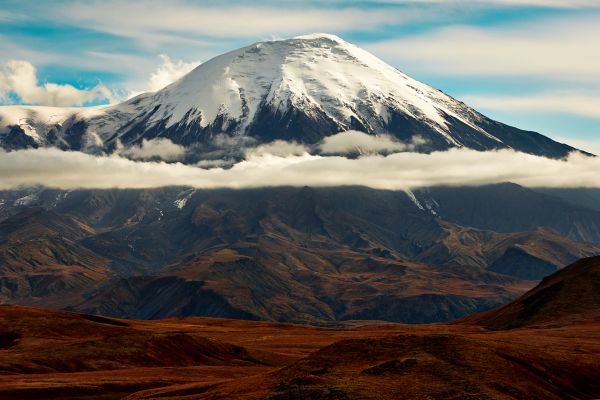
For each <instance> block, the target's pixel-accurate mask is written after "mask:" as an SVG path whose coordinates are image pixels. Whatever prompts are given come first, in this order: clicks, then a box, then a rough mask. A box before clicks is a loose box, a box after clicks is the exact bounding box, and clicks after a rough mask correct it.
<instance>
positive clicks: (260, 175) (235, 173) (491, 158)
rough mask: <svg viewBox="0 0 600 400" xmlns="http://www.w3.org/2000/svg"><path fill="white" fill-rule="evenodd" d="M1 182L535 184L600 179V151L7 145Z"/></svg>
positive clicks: (0, 160)
mask: <svg viewBox="0 0 600 400" xmlns="http://www.w3.org/2000/svg"><path fill="white" fill-rule="evenodd" d="M0 170H2V173H3V176H2V180H1V181H0V189H10V188H14V187H18V186H22V185H45V186H49V187H58V188H151V187H160V186H170V185H183V186H192V187H197V188H206V189H211V188H251V187H273V186H304V185H309V186H347V185H362V186H367V187H371V188H376V189H391V190H406V189H414V188H419V187H429V186H436V185H451V186H452V185H481V184H488V183H498V182H506V181H510V182H515V183H518V184H521V185H524V186H529V187H600V180H598V175H599V173H600V158H593V157H586V156H584V155H581V154H577V153H573V154H572V155H570V156H569V158H568V159H567V160H553V159H548V158H544V157H537V156H532V155H529V154H524V153H517V152H514V151H512V150H502V151H495V152H478V151H474V150H466V149H454V150H450V151H446V152H434V153H431V154H421V153H396V154H392V155H389V156H380V155H368V156H363V157H359V158H356V159H348V158H345V157H339V156H329V157H324V156H318V155H309V154H308V153H304V154H302V155H288V156H277V155H273V154H268V153H260V154H254V155H252V154H251V155H250V156H249V157H248V159H246V160H244V161H241V162H239V163H237V164H235V165H233V166H232V167H231V168H229V169H222V168H212V169H202V168H198V167H195V166H190V165H183V164H179V163H175V164H167V163H164V162H136V161H132V160H128V159H125V158H121V157H119V156H116V155H113V156H107V157H94V156H91V155H88V154H84V153H79V152H64V151H61V150H58V149H53V148H44V149H36V150H20V151H13V152H8V153H7V152H4V151H0Z"/></svg>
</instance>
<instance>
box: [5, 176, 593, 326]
mask: <svg viewBox="0 0 600 400" xmlns="http://www.w3.org/2000/svg"><path fill="white" fill-rule="evenodd" d="M511 191H513V192H514V193H521V192H523V193H521V197H520V198H521V199H522V200H521V202H520V203H519V204H518V207H519V209H521V210H523V211H522V212H523V213H527V214H528V215H529V219H528V225H523V218H522V217H521V214H517V215H515V216H514V217H513V218H512V219H511V216H510V215H506V216H505V217H503V218H499V219H491V217H492V215H493V214H494V212H495V209H494V207H497V205H496V204H497V203H498V201H497V200H498V199H499V198H502V197H503V196H504V197H510V196H511V195H510V192H511ZM459 192H460V191H459ZM463 193H464V194H465V196H466V197H465V199H464V202H467V201H468V197H469V196H470V194H471V192H470V190H469V189H467V188H465V189H464V192H463ZM481 193H482V194H487V195H485V196H484V195H481V196H479V197H478V202H479V204H480V205H481V207H480V208H473V209H472V215H470V216H469V218H462V219H461V218H458V217H457V214H456V213H455V212H453V210H454V207H455V204H457V202H458V200H457V196H458V194H457V192H451V195H450V194H448V192H447V191H444V190H439V191H438V190H434V189H432V190H430V191H428V192H416V193H412V194H410V195H409V194H407V193H405V192H392V191H378V190H371V189H365V188H329V189H325V188H322V189H313V188H272V189H252V190H204V191H203V190H194V189H189V188H163V189H155V190H76V191H59V190H49V189H43V188H37V189H27V190H25V189H23V190H21V191H7V192H1V193H0V199H1V201H0V203H2V205H1V206H0V220H1V221H0V296H1V298H2V301H3V302H11V303H23V304H31V305H44V306H53V307H59V308H64V307H70V308H72V309H76V310H83V311H86V312H93V313H101V314H105V315H111V316H120V317H131V318H163V317H169V316H186V315H207V316H222V317H234V318H245V319H265V320H280V321H295V322H310V323H318V324H324V323H326V324H330V323H334V324H335V323H337V322H338V321H343V320H349V319H381V320H389V321H402V322H432V321H445V320H450V319H453V318H458V317H461V316H464V315H466V314H470V313H474V312H477V311H482V310H485V309H488V308H491V307H494V306H496V305H499V304H502V303H504V302H506V301H507V300H509V299H511V298H513V297H515V296H517V295H519V294H520V293H522V292H524V291H525V290H526V289H527V288H529V287H531V286H532V285H533V284H534V282H535V281H537V280H539V279H541V278H543V277H544V276H546V275H548V274H551V273H553V272H555V271H556V270H558V269H560V268H561V267H563V266H565V265H567V264H569V263H571V262H573V261H575V260H576V259H579V258H581V257H587V256H591V255H595V254H599V253H600V245H599V244H598V243H599V242H600V238H598V236H597V234H596V232H597V231H598V227H599V226H600V212H598V211H595V210H591V209H587V208H583V207H581V206H579V205H575V204H570V203H567V202H565V201H563V200H561V199H559V198H555V197H552V196H550V195H548V194H540V193H537V192H534V191H531V190H527V189H523V188H521V187H518V186H515V185H493V186H490V187H483V188H482V189H481ZM540 199H542V200H543V202H542V203H540ZM428 205H429V206H428ZM516 205H517V204H516V203H514V204H513V206H515V207H516ZM542 205H543V206H542ZM548 210H550V211H551V212H552V213H560V214H561V215H564V219H563V220H561V221H556V220H554V219H548V218H547V215H548V212H549V211H548ZM459 216H460V215H459ZM479 221H488V222H489V223H490V224H491V226H492V227H495V229H491V228H490V227H488V229H481V228H480V227H478V226H473V225H477V224H476V223H478V222H479ZM492 223H493V224H492ZM494 224H495V225H494ZM511 224H512V228H511ZM500 228H502V229H500ZM594 242H595V243H594ZM15 249H18V251H15Z"/></svg>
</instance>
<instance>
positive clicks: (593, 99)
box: [462, 91, 600, 118]
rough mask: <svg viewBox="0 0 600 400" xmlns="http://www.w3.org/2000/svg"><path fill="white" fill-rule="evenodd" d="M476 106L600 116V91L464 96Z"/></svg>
mask: <svg viewBox="0 0 600 400" xmlns="http://www.w3.org/2000/svg"><path fill="white" fill-rule="evenodd" d="M462 99H463V100H464V101H465V102H467V103H468V104H470V105H471V106H474V107H481V108H487V109H494V110H502V111H550V112H560V113H567V114H575V115H582V116H586V117H597V118H600V93H588V92H574V91H564V92H561V91H555V92H546V93H540V94H532V95H522V96H492V95H487V96H464V97H463V98H462Z"/></svg>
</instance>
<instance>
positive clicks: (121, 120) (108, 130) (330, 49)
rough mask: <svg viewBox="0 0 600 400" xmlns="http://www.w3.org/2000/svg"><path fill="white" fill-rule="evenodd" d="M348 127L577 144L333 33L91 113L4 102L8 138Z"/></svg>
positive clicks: (271, 45)
mask: <svg viewBox="0 0 600 400" xmlns="http://www.w3.org/2000/svg"><path fill="white" fill-rule="evenodd" d="M346 130H359V131H363V132H367V133H370V134H389V135H391V136H393V137H395V138H397V139H399V140H402V141H410V140H411V139H413V138H414V137H415V136H420V137H422V138H423V139H424V142H425V144H423V145H421V147H420V148H418V150H420V151H432V150H444V149H448V148H451V147H467V148H473V149H478V150H491V149H499V148H513V149H515V150H520V151H524V152H528V153H533V154H539V155H544V156H549V157H562V156H564V155H566V154H567V153H568V152H569V151H571V150H573V149H572V148H571V147H569V146H567V145H564V144H560V143H557V142H554V141H553V140H551V139H549V138H547V137H545V136H542V135H540V134H537V133H534V132H526V131H522V130H519V129H516V128H513V127H510V126H507V125H504V124H501V123H499V122H495V121H492V120H490V119H488V118H486V117H485V116H483V115H481V114H480V113H478V112H477V111H475V110H473V109H472V108H470V107H468V106H466V105H465V104H463V103H461V102H460V101H457V100H455V99H453V98H452V97H450V96H448V95H446V94H444V93H442V92H441V91H439V90H437V89H434V88H432V87H431V86H428V85H426V84H424V83H421V82H418V81H416V80H414V79H412V78H410V77H409V76H407V75H405V74H403V73H402V72H400V71H398V70H397V69H395V68H393V67H391V66H390V65H388V64H386V63H384V62H383V61H381V60H380V59H378V58H377V57H375V56H373V55H372V54H370V53H368V52H367V51H365V50H362V49H360V48H358V47H357V46H355V45H352V44H350V43H347V42H345V41H343V40H342V39H340V38H338V37H336V36H333V35H328V34H313V35H308V36H300V37H296V38H293V39H288V40H276V41H267V42H260V43H255V44H253V45H251V46H248V47H244V48H241V49H238V50H235V51H232V52H229V53H226V54H223V55H221V56H218V57H215V58H213V59H211V60H209V61H207V62H205V63H203V64H201V65H200V66H199V67H197V68H196V69H194V70H193V71H191V72H190V73H189V74H187V75H186V76H184V77H183V78H181V79H180V80H178V81H176V82H174V83H172V84H171V85H169V86H167V87H165V88H164V89H162V90H160V91H158V92H155V93H146V94H142V95H140V96H137V97H135V98H133V99H131V100H128V101H126V102H124V103H121V104H118V105H114V106H106V107H99V108H95V109H93V110H86V111H81V110H77V109H55V110H52V109H49V108H48V107H28V108H24V107H3V108H0V144H1V145H2V146H3V147H4V148H8V149H16V148H23V147H38V146H48V145H54V146H59V147H62V148H68V149H77V150H83V151H89V152H94V151H111V150H113V149H115V148H116V146H117V143H119V144H122V145H125V146H129V145H132V144H136V143H140V142H141V141H142V140H143V139H153V138H158V137H165V138H169V139H171V140H172V141H173V142H174V143H178V144H182V145H191V144H198V145H203V144H205V145H208V144H210V143H211V142H212V141H213V140H214V138H215V136H217V135H222V134H225V135H229V136H234V137H239V136H249V137H252V138H254V139H256V140H257V141H259V142H268V141H272V140H275V139H283V140H290V141H291V140H293V141H297V142H302V143H316V142H319V141H320V140H322V139H323V138H324V137H326V136H329V135H333V134H336V133H339V132H340V131H346Z"/></svg>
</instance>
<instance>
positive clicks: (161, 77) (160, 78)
mask: <svg viewBox="0 0 600 400" xmlns="http://www.w3.org/2000/svg"><path fill="white" fill-rule="evenodd" d="M159 57H160V59H161V64H160V65H159V66H158V68H156V70H155V71H154V72H152V74H151V75H150V79H149V80H148V90H150V91H151V92H155V91H157V90H160V89H162V88H164V87H165V86H167V85H169V84H170V83H173V82H175V81H176V80H177V79H179V78H181V77H182V76H184V75H185V74H187V73H188V72H190V71H191V70H193V69H194V68H196V67H197V66H198V65H200V62H199V61H192V62H184V61H183V60H177V61H175V62H173V61H172V60H171V58H170V57H169V56H167V55H166V54H161V55H159Z"/></svg>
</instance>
